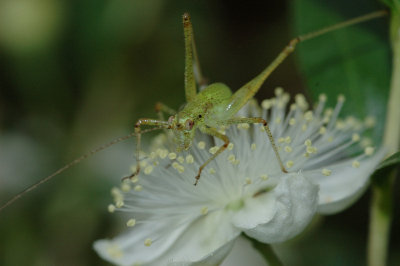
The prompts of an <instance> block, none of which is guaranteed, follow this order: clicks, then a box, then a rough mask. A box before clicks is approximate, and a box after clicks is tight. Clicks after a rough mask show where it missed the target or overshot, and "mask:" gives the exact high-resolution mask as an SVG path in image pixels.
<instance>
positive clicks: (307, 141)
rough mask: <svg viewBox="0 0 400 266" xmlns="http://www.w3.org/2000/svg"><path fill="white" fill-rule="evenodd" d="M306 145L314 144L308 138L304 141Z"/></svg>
mask: <svg viewBox="0 0 400 266" xmlns="http://www.w3.org/2000/svg"><path fill="white" fill-rule="evenodd" d="M304 145H306V146H308V147H309V146H311V145H312V142H311V139H307V140H306V141H305V142H304Z"/></svg>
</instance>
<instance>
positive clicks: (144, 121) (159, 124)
mask: <svg viewBox="0 0 400 266" xmlns="http://www.w3.org/2000/svg"><path fill="white" fill-rule="evenodd" d="M142 125H144V126H154V127H155V128H154V129H150V130H144V131H142V130H141V126H142ZM163 128H165V129H171V126H170V125H169V123H168V122H167V121H161V120H156V119H149V118H141V119H139V120H138V121H137V122H136V124H135V135H136V171H135V172H133V173H132V174H131V175H129V176H126V177H124V178H122V180H126V179H131V178H133V177H135V176H137V175H138V174H139V173H140V158H139V155H140V150H141V148H140V141H141V137H142V134H143V133H145V132H148V131H152V130H157V129H163Z"/></svg>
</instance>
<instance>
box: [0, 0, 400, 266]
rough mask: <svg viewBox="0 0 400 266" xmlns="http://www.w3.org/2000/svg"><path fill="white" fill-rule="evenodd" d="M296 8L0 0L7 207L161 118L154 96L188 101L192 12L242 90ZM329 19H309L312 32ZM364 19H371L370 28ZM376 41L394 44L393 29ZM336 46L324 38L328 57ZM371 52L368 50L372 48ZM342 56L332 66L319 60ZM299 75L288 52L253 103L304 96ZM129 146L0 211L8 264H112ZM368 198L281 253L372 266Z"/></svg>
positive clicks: (216, 75)
mask: <svg viewBox="0 0 400 266" xmlns="http://www.w3.org/2000/svg"><path fill="white" fill-rule="evenodd" d="M303 2H304V3H305V1H295V3H296V4H299V5H301V3H303ZM327 2H332V3H335V2H336V1H334V0H330V1H327ZM288 3H291V2H290V1H288V2H286V1H247V2H246V3H241V4H235V3H233V2H231V1H211V0H209V1H199V0H196V1H183V0H180V1H162V0H148V1H106V0H84V1H61V0H37V1H35V4H33V3H32V2H31V1H29V0H18V1H16V0H2V1H0V201H1V202H4V201H5V200H7V199H8V198H9V197H11V196H12V195H14V194H16V193H17V192H19V191H21V190H22V189H24V188H25V187H27V186H28V185H29V184H32V183H34V182H36V181H37V180H39V179H40V178H42V177H45V176H46V175H48V174H49V173H51V172H52V171H54V170H56V169H57V168H58V167H61V166H62V165H63V164H65V163H66V162H68V161H70V160H71V159H73V158H75V157H77V156H79V155H81V154H82V153H84V152H86V151H88V150H90V149H91V148H93V147H96V146H98V145H100V144H102V143H105V142H108V141H109V140H110V139H113V138H115V137H117V136H120V135H125V134H127V133H129V132H131V131H132V129H133V124H134V122H135V121H136V120H137V119H138V118H140V117H155V115H154V104H155V103H156V102H157V101H162V102H164V103H165V104H167V105H168V106H171V107H173V108H175V109H177V108H179V106H180V105H181V104H182V103H183V102H184V93H183V92H184V90H183V69H184V51H183V33H182V25H181V15H182V14H183V13H184V12H185V11H188V12H190V13H191V16H192V20H193V25H194V31H195V36H196V42H197V48H198V50H199V57H200V61H201V65H202V69H203V73H204V75H205V76H206V77H207V78H208V79H209V80H210V82H215V81H222V82H225V83H226V84H227V85H228V86H230V87H231V88H232V89H233V90H236V89H237V88H239V87H240V86H242V85H243V84H245V83H246V82H247V81H249V80H250V79H251V78H252V77H254V76H255V75H256V74H258V73H259V72H260V71H261V70H262V69H263V68H264V67H265V66H266V65H267V64H268V63H269V62H270V61H271V60H272V59H273V58H274V56H276V55H277V54H278V52H280V51H281V49H282V48H283V47H284V45H286V44H287V42H288V40H289V39H290V38H292V37H293V36H294V35H293V34H291V31H290V28H291V27H292V26H294V24H293V21H292V19H291V17H290V16H289V12H288V11H289V10H288V9H289V8H288ZM348 4H350V2H349V3H348ZM326 8H332V6H331V5H328V4H327V5H326ZM348 10H353V11H354V12H353V13H351V14H350V13H347V12H344V13H340V14H341V15H340V16H339V15H338V16H336V17H337V20H335V21H334V22H339V21H341V20H343V19H345V18H351V17H352V16H356V15H360V14H361V13H362V12H361V11H363V10H362V9H360V8H358V7H354V6H352V7H349V8H348ZM366 11H373V10H366ZM310 12H313V10H309V13H310ZM332 12H337V13H339V11H338V10H333V11H332ZM340 12H341V11H340ZM311 15H312V14H306V15H304V17H306V18H307V17H309V16H311ZM321 23H322V22H321ZM327 23H330V22H327ZM381 23H382V22H381ZM323 26H326V24H323V25H320V24H318V23H315V24H314V25H313V29H319V28H320V27H323ZM370 27H371V28H372V29H373V28H374V27H375V22H371V23H368V24H366V25H363V26H362V28H363V30H364V29H365V30H367V29H369V28H370ZM334 36H335V35H331V34H328V35H327V36H325V37H324V38H326V39H328V40H329V39H334V38H335V37H334ZM321 38H322V37H321ZM348 38H353V36H349V37H348ZM354 38H358V37H354ZM379 38H380V39H379V41H381V42H385V43H386V39H385V38H386V37H379ZM312 42H314V40H311V41H309V43H310V44H311V43H312ZM332 45H334V44H332V43H329V42H328V44H324V45H322V46H321V47H320V49H321V53H324V51H329V50H331V46H332ZM359 45H361V44H359ZM299 46H303V44H300V45H299ZM365 49H372V50H373V49H374V48H373V47H371V46H369V44H366V46H365ZM377 49H379V48H377ZM361 50H362V49H361ZM295 53H296V52H295ZM377 53H378V54H380V52H379V51H377ZM351 55H352V53H350V56H351ZM383 56H385V55H383ZM334 63H335V60H326V61H324V62H323V65H321V67H325V66H330V65H331V64H334ZM378 68H383V69H386V70H387V71H388V68H389V67H388V66H387V65H383V66H379V67H378ZM338 75H340V74H338ZM370 75H371V76H372V75H374V74H373V73H371V74H370ZM370 75H369V76H370ZM369 76H368V77H369ZM342 78H343V77H340V76H339V77H335V79H334V81H320V83H319V85H318V88H319V90H321V91H323V90H324V88H326V87H328V86H331V85H332V84H336V85H338V86H340V85H343V86H344V84H340V83H338V80H340V79H342ZM301 81H302V78H301V77H300V75H299V74H298V71H297V70H296V67H295V64H294V60H293V57H290V58H289V59H288V60H287V61H286V62H284V63H283V64H282V65H281V66H280V67H279V69H278V70H277V71H276V72H275V73H274V74H273V75H272V76H271V77H270V79H269V80H268V81H267V82H266V84H265V85H264V86H263V88H262V89H261V90H260V92H259V93H258V94H257V98H258V99H263V98H265V97H269V96H271V95H272V94H273V88H274V87H276V86H283V87H284V88H285V89H286V90H288V91H289V92H291V93H297V92H301V91H303V85H302V83H301ZM343 86H342V87H343ZM366 94H367V91H366V92H365V93H361V94H360V95H357V98H355V99H352V98H351V97H353V96H354V95H349V96H348V101H349V102H350V103H351V104H352V102H353V101H361V100H365V99H367V100H371V98H369V96H368V95H366ZM349 98H350V99H349ZM378 100H379V103H378V104H379V105H382V104H383V102H382V99H381V98H379V99H378ZM369 104H371V103H369ZM377 108H378V107H377ZM379 108H383V107H379ZM149 138H151V135H149V136H147V139H149ZM133 150H134V141H128V142H126V143H123V144H119V145H116V146H114V147H112V148H110V149H109V150H107V151H104V152H102V153H100V154H98V155H96V156H95V157H94V158H92V159H90V160H88V161H86V162H84V163H81V164H80V165H79V166H77V167H74V168H73V169H70V170H69V171H68V172H66V173H63V174H62V175H61V176H59V177H57V178H55V179H54V180H53V181H52V182H50V183H48V184H46V185H44V186H42V187H40V188H39V189H37V190H36V191H34V192H32V193H31V194H29V195H26V196H25V197H24V198H22V199H21V200H20V201H18V202H17V203H15V204H14V205H12V206H10V207H9V208H8V209H6V210H5V211H4V212H2V213H0V240H1V241H0V265H107V263H105V262H104V261H102V260H101V259H100V258H99V257H98V256H97V255H96V254H95V253H94V252H93V250H92V247H91V245H92V243H93V241H94V240H96V239H99V238H105V237H112V236H115V235H116V234H118V233H119V232H121V231H123V230H124V229H125V222H124V221H125V220H124V219H120V218H121V216H122V215H121V214H119V213H118V214H113V215H110V214H109V213H108V212H107V211H106V207H107V205H108V203H109V202H110V201H111V197H110V195H109V190H110V188H111V186H112V185H117V184H118V183H119V181H120V178H121V177H122V176H124V175H126V174H128V173H129V172H130V170H129V168H130V165H131V163H132V162H133ZM397 195H399V194H397ZM367 203H368V196H364V198H363V199H362V200H361V201H359V202H358V203H357V204H356V205H355V206H354V207H352V208H350V209H349V210H348V211H346V212H343V213H341V214H339V215H335V216H332V217H328V218H326V219H325V221H324V223H321V222H320V223H318V226H316V227H315V228H314V229H313V230H311V231H310V232H309V233H307V234H306V235H305V236H304V238H300V239H297V240H295V241H292V242H291V243H288V244H287V245H286V246H285V247H286V250H288V252H286V251H285V249H283V251H282V252H283V254H281V255H282V260H283V261H284V262H287V263H288V264H292V265H293V263H294V264H296V265H321V264H324V265H362V264H364V262H365V260H364V257H365V240H366V232H367V229H366V228H367V227H366V225H367V220H368V213H367ZM396 211H397V212H398V209H397V210H396ZM398 217H399V215H398V213H397V214H396V216H395V221H394V223H395V224H396V221H397V223H398ZM398 235H400V234H399V231H398V229H396V228H394V231H393V236H394V237H393V238H392V241H393V245H392V249H393V250H395V249H396V248H397V249H398V248H399V238H398ZM285 252H286V253H285ZM338 254H339V256H338ZM391 256H392V257H391V261H394V262H396V261H397V262H398V261H399V259H400V258H398V257H397V258H395V257H394V256H399V255H396V254H394V253H393V252H392V253H391ZM309 258H312V260H311V259H309ZM393 265H395V264H393Z"/></svg>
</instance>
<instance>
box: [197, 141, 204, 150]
mask: <svg viewBox="0 0 400 266" xmlns="http://www.w3.org/2000/svg"><path fill="white" fill-rule="evenodd" d="M205 147H206V143H205V142H204V141H199V143H197V148H199V149H200V150H203V149H204V148H205Z"/></svg>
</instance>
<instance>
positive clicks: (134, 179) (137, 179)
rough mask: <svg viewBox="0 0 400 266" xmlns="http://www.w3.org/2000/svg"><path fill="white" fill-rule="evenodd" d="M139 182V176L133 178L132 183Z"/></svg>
mask: <svg viewBox="0 0 400 266" xmlns="http://www.w3.org/2000/svg"><path fill="white" fill-rule="evenodd" d="M138 181H139V178H138V177H137V176H133V177H131V182H132V183H137V182H138Z"/></svg>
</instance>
